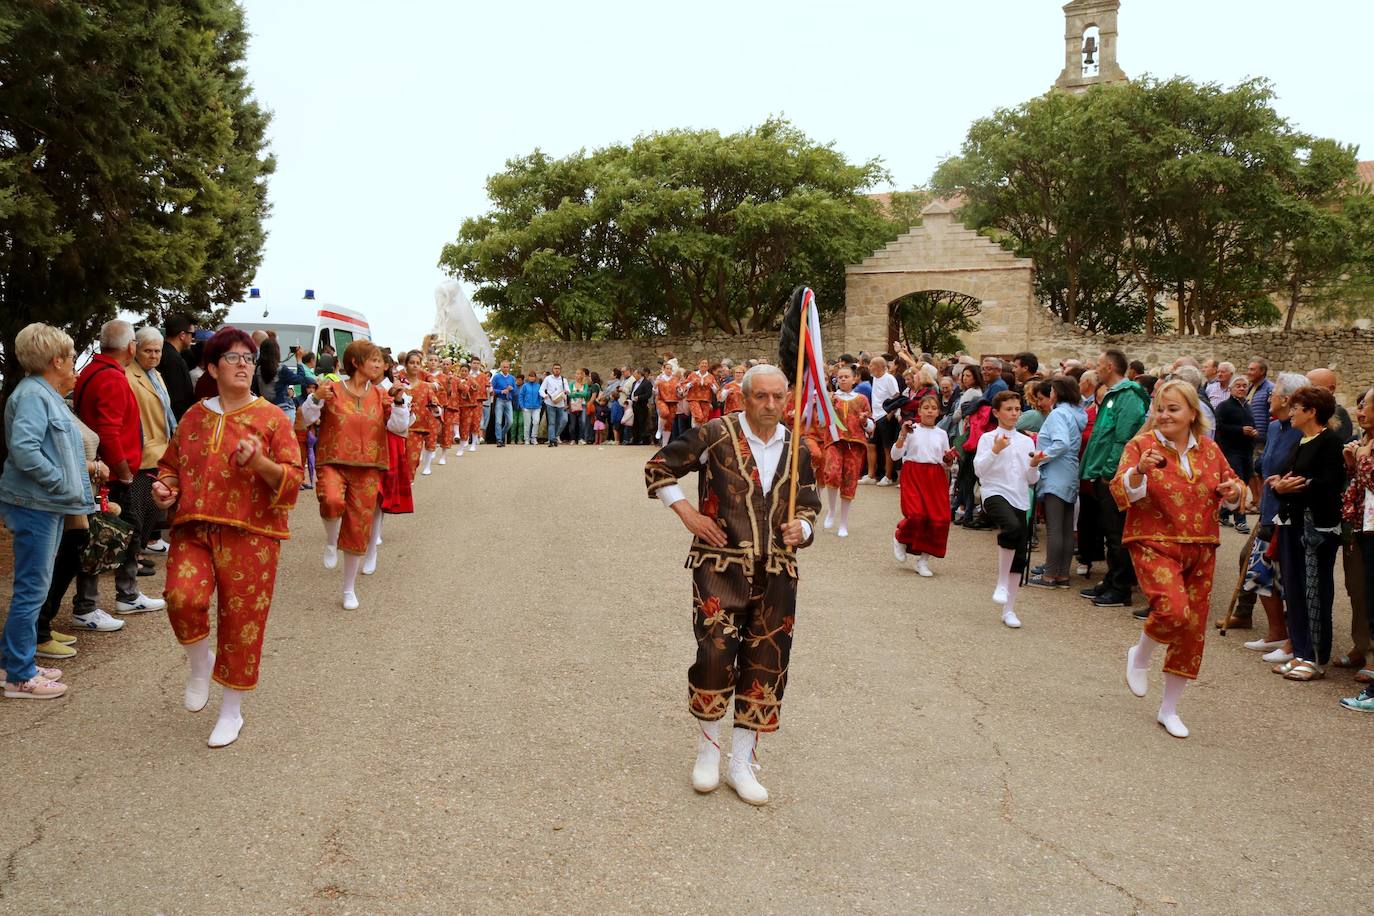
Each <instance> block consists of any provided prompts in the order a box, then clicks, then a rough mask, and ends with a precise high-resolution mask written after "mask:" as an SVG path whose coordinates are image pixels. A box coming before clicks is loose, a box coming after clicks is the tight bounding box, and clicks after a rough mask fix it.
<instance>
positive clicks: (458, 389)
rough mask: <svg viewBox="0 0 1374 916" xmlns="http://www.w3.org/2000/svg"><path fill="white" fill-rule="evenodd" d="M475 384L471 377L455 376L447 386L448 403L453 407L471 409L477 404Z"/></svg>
mask: <svg viewBox="0 0 1374 916" xmlns="http://www.w3.org/2000/svg"><path fill="white" fill-rule="evenodd" d="M479 400H480V399H479V398H478V397H477V383H476V380H475V379H473V378H472V377H471V376H462V375H459V376H455V377H454V379H453V384H452V385H451V386H449V401H450V403H452V404H453V406H454V407H471V406H472V405H474V404H477V403H479Z"/></svg>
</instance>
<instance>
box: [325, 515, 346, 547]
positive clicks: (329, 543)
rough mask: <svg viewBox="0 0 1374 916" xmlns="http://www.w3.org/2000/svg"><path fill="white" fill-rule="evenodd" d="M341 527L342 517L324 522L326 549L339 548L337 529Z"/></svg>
mask: <svg viewBox="0 0 1374 916" xmlns="http://www.w3.org/2000/svg"><path fill="white" fill-rule="evenodd" d="M342 527H343V516H339V517H338V518H327V519H325V520H324V543H325V546H326V547H337V546H339V529H340V528H342Z"/></svg>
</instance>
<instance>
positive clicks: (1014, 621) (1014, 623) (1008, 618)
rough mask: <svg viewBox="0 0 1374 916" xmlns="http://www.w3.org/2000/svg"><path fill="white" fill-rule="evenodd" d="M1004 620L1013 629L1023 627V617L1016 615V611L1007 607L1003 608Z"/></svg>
mask: <svg viewBox="0 0 1374 916" xmlns="http://www.w3.org/2000/svg"><path fill="white" fill-rule="evenodd" d="M1002 622H1003V623H1005V624H1006V625H1007V626H1009V627H1011V628H1012V629H1013V630H1019V629H1021V618H1020V617H1017V616H1016V612H1015V611H1009V610H1007V609H1006V608H1003V609H1002Z"/></svg>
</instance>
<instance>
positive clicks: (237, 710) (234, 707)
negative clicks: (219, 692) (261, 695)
mask: <svg viewBox="0 0 1374 916" xmlns="http://www.w3.org/2000/svg"><path fill="white" fill-rule="evenodd" d="M245 693H247V691H245V690H234V689H233V688H232V687H225V688H224V699H222V700H221V701H220V704H219V718H218V719H216V720H215V728H214V730H213V731H211V732H210V741H209V744H210V746H211V747H224V746H225V745H226V744H233V743H234V742H235V741H237V740H238V737H239V729H240V728H241V727H242V726H243V711H242V710H243V695H244V694H245Z"/></svg>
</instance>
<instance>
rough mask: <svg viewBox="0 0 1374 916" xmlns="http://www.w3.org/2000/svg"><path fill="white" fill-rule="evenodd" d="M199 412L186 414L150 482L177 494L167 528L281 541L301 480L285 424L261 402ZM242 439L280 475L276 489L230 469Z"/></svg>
mask: <svg viewBox="0 0 1374 916" xmlns="http://www.w3.org/2000/svg"><path fill="white" fill-rule="evenodd" d="M205 405H206V402H205V401H199V402H197V403H196V404H195V405H194V406H192V407H191V409H190V410H188V411H186V415H185V416H183V417H182V418H181V422H180V423H179V424H178V425H177V431H176V435H175V436H173V437H172V441H171V444H170V445H168V446H167V451H166V452H164V453H163V455H162V459H161V460H160V461H159V462H158V465H157V477H158V480H161V481H162V482H163V483H165V484H167V485H168V486H170V487H174V488H180V490H181V496H180V498H179V499H178V500H177V504H176V507H175V509H174V515H173V516H172V526H173V527H176V526H178V525H188V524H191V523H192V522H209V523H212V524H216V525H226V526H228V527H230V528H240V529H242V530H244V531H248V532H251V533H253V534H260V535H263V536H264V537H269V538H274V539H277V540H285V539H286V538H287V537H289V536H290V535H289V532H288V528H287V523H288V520H289V519H290V516H291V509H292V507H293V506H295V505H296V495H297V494H298V493H299V492H300V488H301V480H302V479H304V473H303V472H302V471H301V449H300V445H299V444H298V443H297V442H296V434H295V432H294V431H293V430H292V428H291V421H290V420H288V419H286V415H285V414H284V413H282V412H281V410H280V409H279V408H278V407H276V406H274V405H272V404H270V403H268V402H267V401H266V400H264V399H263V398H257V399H255V400H253V401H252V402H251V403H249V404H247V405H246V406H244V407H240V408H239V409H237V410H234V411H231V412H229V413H228V414H222V413H219V412H218V411H215V410H211V409H210V408H209V407H207V406H205ZM245 436H256V437H257V439H258V441H259V442H260V443H262V449H263V453H264V454H265V455H267V457H269V458H271V459H272V460H273V461H275V462H277V464H280V465H281V466H282V467H283V468H284V469H285V473H284V474H282V479H281V484H280V485H279V486H277V487H269V486H268V485H267V482H266V481H264V480H263V479H262V478H261V477H259V476H258V475H257V472H255V471H252V470H249V469H248V468H246V467H239V466H238V465H237V464H235V463H234V460H233V456H234V452H235V450H236V449H238V447H239V441H240V440H241V439H243V438H244V437H245Z"/></svg>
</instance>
